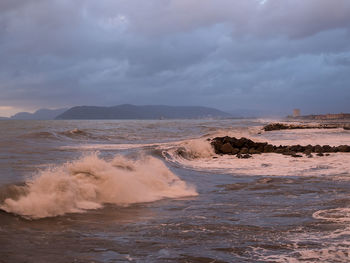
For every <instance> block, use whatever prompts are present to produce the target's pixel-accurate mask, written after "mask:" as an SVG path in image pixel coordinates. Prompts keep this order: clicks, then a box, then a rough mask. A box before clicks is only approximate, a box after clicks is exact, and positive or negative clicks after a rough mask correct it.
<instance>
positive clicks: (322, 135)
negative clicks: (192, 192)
mask: <svg viewBox="0 0 350 263" xmlns="http://www.w3.org/2000/svg"><path fill="white" fill-rule="evenodd" d="M225 135H228V136H234V137H237V138H240V137H247V138H250V139H252V140H254V141H259V142H269V143H271V144H274V145H280V144H281V145H295V144H300V145H308V144H312V145H317V144H320V145H325V144H329V145H332V146H337V145H342V144H349V142H350V133H348V132H344V131H343V130H340V129H329V130H322V129H311V130H283V131H277V132H275V133H274V132H266V133H264V132H261V129H260V128H257V127H253V128H248V129H247V128H245V129H237V130H232V131H231V132H228V131H220V132H219V133H217V134H215V136H225ZM194 142H195V143H194ZM177 146H181V147H183V148H184V150H183V152H185V153H190V154H178V151H177V150H176V149H177V148H176V147H174V148H173V149H168V148H164V153H165V154H164V156H165V158H166V159H167V160H168V161H170V162H174V163H176V164H178V165H181V166H184V167H186V168H189V169H195V170H200V171H212V172H222V173H232V174H242V175H266V176H271V175H276V176H284V175H286V176H328V175H332V176H334V178H337V179H342V180H343V179H346V180H349V179H350V153H331V154H330V155H329V156H323V157H318V156H316V155H314V157H313V158H307V157H306V156H303V157H302V158H293V157H291V156H285V155H281V154H275V153H264V154H261V155H253V157H252V158H250V159H238V158H237V157H235V156H232V155H224V156H220V155H215V154H214V153H213V151H212V150H211V145H210V142H209V141H207V140H206V138H201V139H200V140H190V141H185V142H182V143H180V144H178V145H177ZM199 146H200V147H199ZM193 153H195V154H193ZM191 156H194V157H201V158H188V157H191Z"/></svg>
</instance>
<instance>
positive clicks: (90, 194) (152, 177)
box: [0, 153, 197, 219]
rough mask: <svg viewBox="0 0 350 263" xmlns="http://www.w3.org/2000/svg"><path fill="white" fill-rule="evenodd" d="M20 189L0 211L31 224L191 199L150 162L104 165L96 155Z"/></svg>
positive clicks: (118, 161)
mask: <svg viewBox="0 0 350 263" xmlns="http://www.w3.org/2000/svg"><path fill="white" fill-rule="evenodd" d="M25 187H26V188H27V189H26V194H25V195H21V196H19V197H17V198H16V199H15V198H7V199H5V201H4V202H3V204H1V205H0V208H1V209H3V210H5V211H6V212H10V213H15V214H18V215H21V216H23V217H26V218H33V219H36V218H44V217H53V216H58V215H63V214H65V213H76V212H83V211H84V210H87V209H97V208H100V207H102V206H103V204H105V203H112V204H116V205H129V204H133V203H141V202H152V201H156V200H160V199H163V198H177V197H184V196H195V195H197V193H196V191H195V189H194V188H193V187H191V186H188V185H187V184H186V183H185V182H184V181H183V180H181V179H180V178H179V177H177V176H176V175H175V174H173V173H172V172H171V171H170V170H169V169H168V168H167V167H166V166H165V164H164V163H163V162H162V161H160V160H158V159H156V158H154V157H150V156H143V157H141V158H140V159H138V160H130V159H127V158H125V157H122V156H116V157H115V158H114V159H113V160H111V161H106V160H103V159H101V158H99V157H98V155H97V154H96V153H95V154H92V155H88V156H85V157H83V158H81V159H79V160H77V161H74V162H71V163H66V164H64V165H60V166H57V167H53V168H51V169H47V170H44V171H41V172H40V173H39V174H38V175H37V176H36V177H34V178H33V179H32V180H30V181H28V182H27V183H26V186H25Z"/></svg>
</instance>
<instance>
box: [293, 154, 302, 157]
mask: <svg viewBox="0 0 350 263" xmlns="http://www.w3.org/2000/svg"><path fill="white" fill-rule="evenodd" d="M291 156H292V157H294V158H300V157H303V156H302V155H300V154H292V155H291Z"/></svg>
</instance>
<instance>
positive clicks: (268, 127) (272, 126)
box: [263, 123, 289, 131]
mask: <svg viewBox="0 0 350 263" xmlns="http://www.w3.org/2000/svg"><path fill="white" fill-rule="evenodd" d="M263 129H264V131H278V130H286V129H289V127H288V125H286V124H282V123H271V124H268V125H266V126H264V128H263Z"/></svg>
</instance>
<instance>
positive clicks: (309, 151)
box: [304, 149, 312, 155]
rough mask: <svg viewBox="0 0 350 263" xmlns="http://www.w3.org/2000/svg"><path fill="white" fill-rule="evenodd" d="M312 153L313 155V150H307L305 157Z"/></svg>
mask: <svg viewBox="0 0 350 263" xmlns="http://www.w3.org/2000/svg"><path fill="white" fill-rule="evenodd" d="M311 153H312V149H311V150H305V151H304V154H305V155H311Z"/></svg>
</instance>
